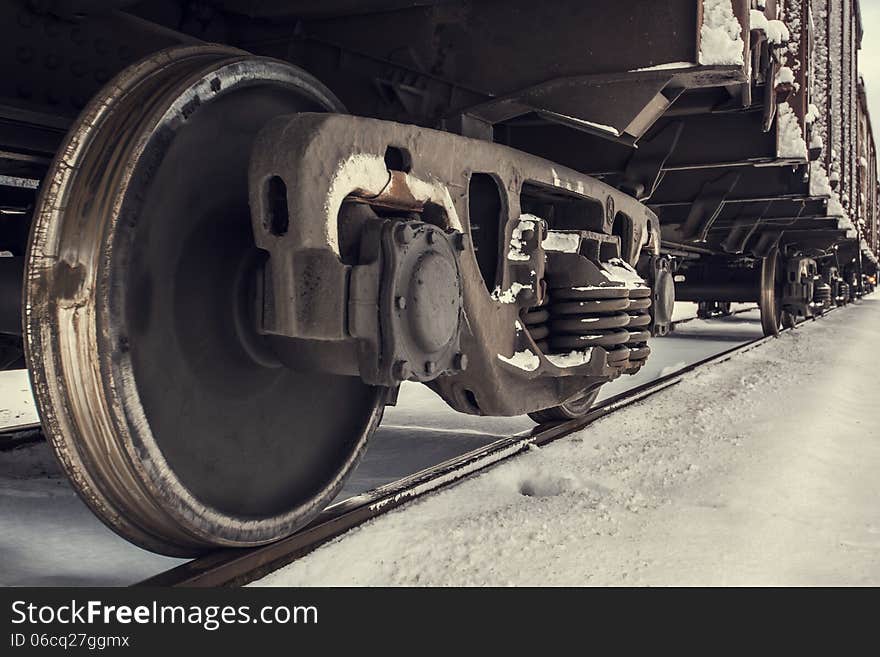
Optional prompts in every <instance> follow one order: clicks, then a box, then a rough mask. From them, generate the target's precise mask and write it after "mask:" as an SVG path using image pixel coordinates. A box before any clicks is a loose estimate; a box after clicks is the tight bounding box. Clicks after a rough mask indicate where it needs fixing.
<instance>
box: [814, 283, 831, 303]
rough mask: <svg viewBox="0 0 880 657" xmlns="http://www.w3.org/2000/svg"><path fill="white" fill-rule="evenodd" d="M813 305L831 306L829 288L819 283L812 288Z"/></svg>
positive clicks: (826, 284) (825, 284)
mask: <svg viewBox="0 0 880 657" xmlns="http://www.w3.org/2000/svg"><path fill="white" fill-rule="evenodd" d="M813 303H816V304H819V305H822V306H825V305H830V304H831V286H830V285H828V283H825V282H824V281H819V282H817V283H816V285H815V287H814V288H813Z"/></svg>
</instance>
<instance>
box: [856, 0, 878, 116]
mask: <svg viewBox="0 0 880 657" xmlns="http://www.w3.org/2000/svg"><path fill="white" fill-rule="evenodd" d="M861 5H862V27H863V28H864V30H865V36H864V38H863V39H862V50H861V52H860V53H859V69H860V70H861V73H862V76H863V77H864V78H865V87H866V88H867V91H868V110H869V111H870V112H871V121H872V123H873V124H874V130H875V131H876V130H878V125H877V124H878V121H880V0H862V2H861Z"/></svg>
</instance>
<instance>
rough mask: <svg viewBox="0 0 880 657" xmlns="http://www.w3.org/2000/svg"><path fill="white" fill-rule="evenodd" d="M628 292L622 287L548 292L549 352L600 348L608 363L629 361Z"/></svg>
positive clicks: (593, 287) (554, 289)
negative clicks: (604, 352) (627, 345)
mask: <svg viewBox="0 0 880 657" xmlns="http://www.w3.org/2000/svg"><path fill="white" fill-rule="evenodd" d="M630 303H631V301H630V298H629V290H628V289H627V288H626V287H624V286H620V287H595V286H588V287H568V288H552V289H551V290H550V303H549V309H550V336H549V340H548V342H549V345H550V350H551V352H555V353H566V352H571V351H584V350H587V349H590V348H592V347H602V348H603V349H605V350H606V351H607V352H608V363H609V364H617V365H623V364H625V362H626V361H627V360H628V359H629V354H630V350H629V349H628V348H627V347H626V346H625V345H626V344H627V343H628V342H630V332H629V330H627V327H628V326H629V324H630V321H631V319H632V318H631V316H630V315H629V313H628V312H627V311H628V309H629V308H630Z"/></svg>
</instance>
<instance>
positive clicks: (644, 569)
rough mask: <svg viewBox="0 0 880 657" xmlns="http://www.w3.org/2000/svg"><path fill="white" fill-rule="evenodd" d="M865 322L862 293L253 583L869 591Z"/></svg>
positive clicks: (872, 478)
mask: <svg viewBox="0 0 880 657" xmlns="http://www.w3.org/2000/svg"><path fill="white" fill-rule="evenodd" d="M694 324H697V322H691V323H690V324H688V326H692V325H694ZM878 327H880V298H877V297H869V298H867V299H866V300H864V301H863V302H861V303H859V304H857V305H854V306H852V307H850V308H848V309H846V310H844V311H842V312H836V313H832V314H831V315H829V316H828V317H825V318H823V319H821V320H819V321H817V322H810V323H807V324H805V325H802V326H801V327H800V328H798V329H797V330H796V331H793V332H789V333H787V334H784V335H783V336H782V337H781V338H780V339H779V340H777V341H773V342H771V343H769V344H766V345H764V346H762V347H760V348H757V349H755V350H752V351H750V352H748V353H746V354H743V355H741V356H739V357H737V358H736V359H733V360H731V361H728V362H726V363H723V364H720V365H717V366H714V367H712V368H709V369H708V370H704V371H700V372H697V373H694V374H693V375H690V376H688V377H687V378H686V380H685V381H683V382H682V383H680V384H678V385H677V386H675V387H674V388H672V389H670V390H667V391H665V392H664V393H662V394H660V395H657V396H655V397H652V398H650V399H649V400H646V401H645V402H643V403H641V404H639V405H637V406H635V407H632V408H629V409H627V410H625V411H623V412H621V413H618V414H615V415H613V416H611V417H609V418H607V419H605V420H602V421H600V422H598V423H596V424H594V425H593V426H591V427H589V428H588V429H586V430H585V431H583V432H581V433H580V434H578V435H577V436H575V437H572V438H569V439H566V440H563V441H560V442H559V443H556V444H554V445H552V446H549V447H546V448H544V449H539V450H538V449H536V450H533V451H532V452H530V453H528V454H526V455H523V456H521V457H518V458H516V459H514V460H512V461H511V462H509V463H506V464H503V465H501V466H500V467H497V468H495V469H493V470H491V471H489V472H487V473H486V474H484V475H481V476H477V477H475V478H473V479H471V480H469V481H467V482H464V483H463V484H460V485H458V486H455V487H454V488H451V489H449V490H447V491H444V492H441V493H438V494H435V495H432V496H430V497H428V498H426V499H424V500H422V501H420V502H417V503H414V504H412V505H409V506H407V507H405V508H403V509H400V510H398V511H395V512H392V513H390V514H388V515H386V516H383V517H381V518H379V519H377V520H375V521H373V522H371V523H369V524H368V525H365V526H363V527H360V528H358V529H355V530H353V531H352V532H350V533H349V534H347V535H346V536H344V537H342V538H340V539H338V540H336V541H334V542H333V543H331V544H329V545H327V546H325V547H323V548H321V549H319V550H318V551H317V552H315V553H313V554H312V555H310V556H308V557H306V558H304V559H303V560H301V561H299V562H297V563H295V564H292V565H291V566H289V567H287V568H285V569H283V570H281V571H279V572H277V573H274V574H272V575H270V576H268V577H267V578H265V579H264V580H262V581H261V582H260V584H263V585H364V584H365V585H378V584H391V585H395V584H443V585H483V584H531V585H582V584H597V585H602V584H633V585H644V584H660V585H662V584H684V585H700V584H717V585H731V584H755V585H764V584H788V585H863V584H872V585H877V584H880V508H878V506H877V500H878V499H880V478H878V477H877V466H878V463H880V429H878V427H877V424H876V421H875V418H874V416H875V412H876V410H875V409H876V404H875V398H874V395H875V390H876V388H877V382H878V365H880V363H878V357H877V355H876V354H877V352H876V350H875V348H874V347H873V345H875V344H876V343H877V340H878V338H880V328H878Z"/></svg>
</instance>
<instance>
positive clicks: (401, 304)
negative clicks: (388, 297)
mask: <svg viewBox="0 0 880 657" xmlns="http://www.w3.org/2000/svg"><path fill="white" fill-rule="evenodd" d="M394 305H395V306H397V309H398V310H404V309H405V308H406V297H397V298H396V299H395V300H394Z"/></svg>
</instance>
